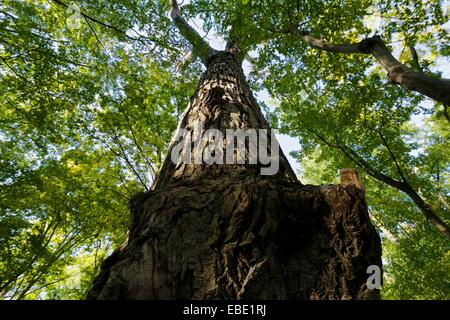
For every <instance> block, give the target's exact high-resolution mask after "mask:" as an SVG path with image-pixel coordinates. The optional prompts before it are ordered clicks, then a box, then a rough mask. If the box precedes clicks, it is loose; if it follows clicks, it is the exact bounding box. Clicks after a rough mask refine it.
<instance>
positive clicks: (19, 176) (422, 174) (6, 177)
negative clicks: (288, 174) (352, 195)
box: [0, 0, 450, 299]
mask: <svg viewBox="0 0 450 320" xmlns="http://www.w3.org/2000/svg"><path fill="white" fill-rule="evenodd" d="M168 10H169V2H168V1H166V0H160V1H158V0H153V1H149V0H140V1H131V0H117V1H106V0H103V1H79V2H72V3H70V2H69V1H68V0H66V1H56V0H4V1H2V3H1V4H0V124H1V126H0V295H1V297H2V298H5V299H11V298H12V299H36V298H42V299H48V298H56V299H61V298H63V299H77V298H82V297H83V294H84V292H85V291H86V289H87V288H88V287H89V285H90V283H91V281H92V278H93V276H94V275H95V274H96V273H97V272H98V269H99V265H100V263H101V261H102V260H103V259H104V258H105V256H106V255H107V254H108V253H110V252H111V250H112V249H114V248H115V247H117V246H119V245H120V243H121V242H123V241H124V239H125V234H126V229H127V225H128V222H129V210H128V204H129V201H130V199H131V198H132V197H133V196H134V195H135V194H136V193H137V192H139V191H143V190H147V189H148V188H149V187H150V185H151V183H152V181H153V179H154V177H155V174H156V173H157V170H158V168H159V166H160V163H161V161H162V160H163V157H164V156H165V150H166V147H167V144H168V142H169V140H170V137H171V134H172V131H173V130H174V129H175V127H176V123H177V120H178V118H179V116H180V115H181V113H182V112H183V110H184V108H185V107H186V105H187V103H188V101H189V97H190V95H192V94H193V93H194V90H195V86H196V84H197V82H198V78H199V76H200V72H201V65H200V63H199V61H198V60H195V59H193V60H192V61H191V62H190V63H189V61H186V59H185V57H186V56H187V55H188V53H189V51H190V50H191V48H190V47H189V44H188V43H187V41H186V40H185V39H183V37H181V36H180V35H179V33H178V32H177V30H176V28H175V27H174V26H173V23H172V22H171V20H170V17H169V16H168ZM182 13H183V15H185V16H186V17H187V18H189V19H190V20H189V21H191V22H192V25H194V26H195V24H197V25H198V26H197V27H196V28H198V29H199V30H200V32H201V33H202V34H205V33H206V34H207V38H211V37H221V38H224V39H228V40H232V41H234V42H236V43H238V44H239V47H240V48H241V51H242V56H243V57H245V58H246V59H247V60H248V61H249V62H250V65H251V67H250V69H251V70H250V72H249V73H250V74H249V76H250V77H249V78H250V80H251V83H252V85H253V87H254V89H255V90H267V91H268V92H269V93H270V95H271V96H272V98H273V101H272V102H271V103H269V102H267V101H266V102H267V103H268V104H269V108H268V110H267V111H268V112H267V116H268V118H269V119H270V120H271V123H272V126H273V127H277V128H279V129H280V130H281V132H283V133H287V134H289V135H291V136H293V137H296V138H298V139H299V141H300V145H301V150H299V151H298V152H297V153H296V154H295V157H296V158H297V159H298V161H300V163H301V167H302V172H300V173H299V176H300V179H301V181H302V182H304V183H315V184H329V183H337V182H338V180H337V177H338V170H339V169H340V168H346V167H353V168H357V169H358V170H359V171H360V175H361V176H362V178H363V180H364V182H365V185H366V190H367V203H368V205H369V208H370V212H371V216H372V219H373V221H374V223H375V224H376V226H377V228H378V230H379V231H380V233H381V235H382V238H383V250H384V253H383V254H384V263H385V267H384V268H385V274H384V285H383V287H382V293H383V296H384V298H392V299H449V298H450V270H449V266H450V248H449V240H448V239H447V238H445V237H444V236H442V234H440V233H439V232H438V230H437V229H436V227H435V226H434V225H433V224H432V223H430V222H429V221H428V219H427V218H426V217H425V215H424V214H423V212H422V211H423V210H421V208H420V207H418V206H417V203H415V202H414V201H413V200H412V198H411V194H407V193H405V192H404V190H400V189H399V188H395V187H394V186H393V185H392V184H391V185H389V184H386V180H383V179H379V177H380V174H381V176H383V177H388V178H390V179H391V180H388V181H392V180H394V181H403V182H405V183H406V184H407V185H408V186H409V187H410V188H411V189H412V190H413V191H414V193H415V194H417V195H418V196H419V197H420V199H422V200H423V202H424V203H425V204H426V205H427V206H428V207H429V208H431V210H432V211H433V212H434V213H435V214H436V215H438V216H439V217H440V218H441V219H442V220H443V221H444V222H445V223H447V224H448V223H450V214H449V211H450V181H449V169H450V141H449V138H450V131H449V128H450V123H449V121H448V120H447V119H446V117H445V115H444V108H443V106H442V105H441V104H440V103H436V102H434V101H431V100H429V99H426V98H424V97H423V96H421V95H419V94H417V93H412V92H410V91H408V90H405V89H404V88H401V87H400V86H396V85H393V84H390V83H389V82H388V81H387V80H386V73H385V71H384V70H383V69H382V68H381V67H380V66H379V65H378V64H377V62H376V61H375V59H373V58H372V57H371V56H368V55H360V54H349V55H344V54H335V53H330V52H324V51H321V50H319V49H316V48H313V47H311V46H308V45H307V44H305V43H304V42H302V41H301V40H300V39H298V38H296V37H295V36H294V35H293V34H290V33H288V32H286V30H287V28H289V26H292V25H293V24H296V25H300V26H301V27H302V28H303V29H305V30H308V32H310V33H311V34H314V35H315V36H317V37H322V38H323V39H326V40H327V41H329V42H357V41H360V40H362V39H364V38H366V37H369V36H372V35H374V34H379V35H381V36H382V37H383V39H384V40H385V41H386V42H387V43H388V44H389V45H390V46H391V49H392V50H393V51H394V53H395V55H396V56H397V57H400V58H399V59H400V61H401V62H403V63H405V64H407V65H409V66H411V68H414V69H420V70H422V71H423V72H425V73H426V74H429V75H430V76H432V77H439V76H440V73H439V70H441V71H443V70H442V66H445V65H446V66H447V70H448V63H446V62H445V59H446V58H447V57H448V56H449V55H450V46H449V43H450V19H449V17H450V9H448V10H447V8H446V6H445V4H444V1H436V0H435V1H418V0H399V1H390V0H374V1H371V0H347V1H334V0H330V1H313V0H309V1H282V0H270V1H269V0H265V1H253V0H242V1H234V0H233V1H231V0H218V1H209V0H208V1H206V0H192V1H189V2H188V1H186V3H185V4H184V6H182ZM201 29H203V30H201ZM411 48H413V49H414V50H412V49H411ZM222 49H223V48H222ZM413 52H416V53H418V59H415V57H414V55H413V54H412V53H413ZM274 101H275V102H274ZM377 177H378V178H377ZM412 194H413V193H412Z"/></svg>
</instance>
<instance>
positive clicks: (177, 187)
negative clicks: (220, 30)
mask: <svg viewBox="0 0 450 320" xmlns="http://www.w3.org/2000/svg"><path fill="white" fill-rule="evenodd" d="M199 119H200V120H202V121H203V122H204V123H205V124H206V125H205V127H204V130H206V129H210V128H217V129H220V130H225V129H229V128H233V129H236V128H243V129H245V128H256V129H258V128H267V123H266V122H265V120H264V117H263V116H262V113H261V111H260V110H259V107H258V106H257V104H256V101H255V99H254V98H253V96H252V94H251V91H250V89H249V87H248V85H247V83H246V82H245V79H244V75H243V72H242V69H241V67H240V63H239V62H238V61H237V60H236V59H235V57H234V55H233V54H231V53H228V52H221V53H218V54H216V55H214V56H213V57H211V58H210V59H209V60H208V63H207V71H206V72H205V75H204V76H203V78H202V80H201V81H200V85H199V88H198V90H197V92H196V94H195V95H194V97H193V99H192V102H191V104H190V105H189V106H188V108H187V110H186V113H185V115H184V117H183V119H182V121H181V123H180V128H191V129H192V128H193V127H194V126H195V123H196V121H197V120H199ZM171 148H173V145H171V147H170V149H171ZM169 153H170V152H169ZM168 157H170V155H169V156H168ZM131 211H132V221H131V226H130V233H129V238H128V242H127V244H126V245H124V246H122V247H121V248H119V249H118V250H116V251H115V252H114V253H113V254H112V255H111V256H110V257H109V258H107V259H106V260H105V262H104V263H103V265H102V270H101V272H100V274H99V275H98V276H97V278H96V280H95V281H94V284H93V287H92V289H91V290H90V292H89V293H88V295H87V298H88V299H378V298H379V291H378V290H369V289H368V288H367V286H366V280H367V277H368V274H366V269H367V267H368V266H369V265H378V266H380V267H381V246H380V239H379V236H378V234H377V233H376V231H375V229H374V227H373V226H372V224H371V223H370V219H369V216H368V212H367V208H366V205H365V201H364V195H363V192H362V191H361V190H360V189H358V188H357V187H356V186H355V185H353V184H349V185H345V186H344V185H336V186H304V185H302V184H301V183H300V182H299V181H297V180H296V178H295V176H293V173H292V169H291V168H290V166H289V164H288V162H287V160H286V159H285V157H284V155H283V154H280V170H279V173H278V174H275V175H271V176H262V175H261V174H260V165H250V164H245V165H227V164H225V165H194V164H192V165H191V164H183V163H177V164H174V163H172V162H171V161H170V159H169V160H168V161H166V162H165V163H164V164H163V166H162V168H161V170H160V175H159V178H158V179H157V181H156V182H155V185H154V188H153V190H151V191H149V192H146V193H142V194H140V195H138V196H136V197H135V198H134V199H133V200H132V202H131Z"/></svg>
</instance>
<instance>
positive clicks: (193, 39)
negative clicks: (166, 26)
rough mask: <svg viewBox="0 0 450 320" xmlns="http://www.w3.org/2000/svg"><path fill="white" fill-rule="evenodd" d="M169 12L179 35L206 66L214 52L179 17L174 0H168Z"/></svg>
mask: <svg viewBox="0 0 450 320" xmlns="http://www.w3.org/2000/svg"><path fill="white" fill-rule="evenodd" d="M170 4H171V11H170V17H171V18H172V20H173V22H174V23H175V26H176V27H177V28H178V31H179V32H180V33H181V35H182V36H183V37H184V38H185V39H186V40H187V41H188V42H189V43H190V44H191V45H192V47H193V50H192V51H193V52H194V54H195V55H197V56H198V57H199V58H200V60H201V61H202V62H203V63H204V64H206V62H207V60H208V58H209V57H210V56H211V55H213V54H214V53H215V52H216V51H215V50H214V49H213V48H211V47H210V46H209V44H208V43H207V42H206V41H205V39H203V38H202V37H201V36H200V35H199V34H198V32H197V31H195V30H194V28H192V27H191V26H190V25H189V24H188V23H187V22H186V20H185V19H184V18H183V17H182V16H181V15H180V8H179V7H178V3H177V1H176V0H170Z"/></svg>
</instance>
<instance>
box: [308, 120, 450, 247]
mask: <svg viewBox="0 0 450 320" xmlns="http://www.w3.org/2000/svg"><path fill="white" fill-rule="evenodd" d="M302 123H303V124H304V125H305V126H306V128H307V130H308V131H310V132H311V133H312V134H313V135H314V136H316V137H317V138H318V139H319V140H320V141H322V142H323V143H324V144H325V145H327V146H328V147H330V148H333V149H338V150H340V151H341V152H342V153H343V154H344V155H345V156H346V157H347V158H348V159H349V160H350V161H352V162H353V163H355V164H357V165H358V166H360V167H362V168H364V170H365V171H366V172H367V173H368V174H369V175H370V176H371V177H373V178H374V179H376V180H378V181H381V182H383V183H386V184H387V185H389V186H391V187H394V188H396V189H398V190H400V191H403V192H404V193H406V194H407V195H408V196H409V198H410V199H411V200H412V201H413V202H414V203H415V204H416V205H417V207H418V208H419V209H420V211H421V212H422V213H423V215H424V216H425V217H426V218H427V219H429V220H430V221H431V222H432V223H433V224H434V225H435V226H436V228H437V230H438V231H439V233H441V234H442V235H443V236H444V237H446V238H447V239H450V227H449V226H448V225H447V224H446V223H445V222H444V221H443V220H442V219H441V218H440V217H439V216H438V215H437V214H436V213H435V212H434V210H433V209H432V208H431V206H430V205H428V204H427V203H426V202H425V201H424V200H423V198H422V197H421V196H420V195H419V194H418V193H417V192H416V190H414V189H413V188H412V187H411V185H410V184H409V183H408V182H407V181H398V180H395V179H393V178H391V177H389V176H387V175H385V174H384V173H382V172H381V171H378V170H376V169H375V168H374V167H372V166H371V165H370V164H369V163H368V162H367V161H366V160H364V159H363V158H362V157H361V156H360V155H358V154H357V153H356V152H355V151H354V150H353V149H352V148H350V147H348V146H346V145H342V144H341V142H340V141H339V139H338V136H337V133H336V132H335V137H334V140H335V142H334V143H332V142H330V141H329V140H327V139H326V138H325V137H323V136H322V135H320V134H319V133H318V132H316V131H315V130H313V129H311V128H310V127H309V126H307V125H306V124H305V123H304V122H303V121H302Z"/></svg>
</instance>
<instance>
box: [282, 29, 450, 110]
mask: <svg viewBox="0 0 450 320" xmlns="http://www.w3.org/2000/svg"><path fill="white" fill-rule="evenodd" d="M282 32H283V33H290V34H293V35H295V36H296V37H298V38H300V39H301V40H302V41H303V42H305V43H306V44H308V45H309V46H311V47H313V48H316V49H319V50H323V51H328V52H332V53H345V54H352V53H353V54H360V53H362V54H371V55H372V56H373V57H375V59H377V60H378V62H379V63H380V65H381V66H382V67H383V68H384V69H385V70H386V71H387V75H388V78H389V80H390V81H391V82H392V83H394V84H398V85H400V86H402V87H404V88H405V89H408V90H411V91H415V92H418V93H421V94H423V95H425V96H427V97H429V98H431V99H433V100H436V101H438V102H441V103H442V104H443V105H444V106H445V108H446V107H447V106H450V79H444V78H435V77H430V76H428V75H426V74H425V73H423V72H420V71H415V70H413V69H411V68H409V67H407V66H405V65H404V64H402V63H401V62H400V61H398V60H397V59H396V58H395V57H394V56H393V55H392V53H391V51H390V50H389V48H388V47H387V46H386V44H385V42H384V41H383V40H382V39H381V37H380V36H373V37H371V38H367V39H364V40H362V41H360V42H358V43H347V44H328V43H327V42H326V41H324V40H322V39H318V38H315V37H313V36H311V35H310V34H309V33H308V32H306V31H303V30H300V29H299V28H298V26H295V25H294V26H291V27H289V28H287V29H286V30H283V31H282Z"/></svg>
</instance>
